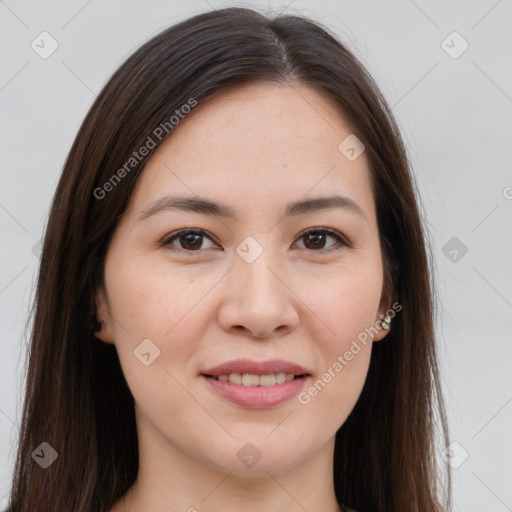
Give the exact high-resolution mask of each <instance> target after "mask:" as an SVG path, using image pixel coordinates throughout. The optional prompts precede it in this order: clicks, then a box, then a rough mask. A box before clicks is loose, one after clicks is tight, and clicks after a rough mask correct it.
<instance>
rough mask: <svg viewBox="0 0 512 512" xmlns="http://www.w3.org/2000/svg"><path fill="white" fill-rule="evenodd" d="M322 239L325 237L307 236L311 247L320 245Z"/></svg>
mask: <svg viewBox="0 0 512 512" xmlns="http://www.w3.org/2000/svg"><path fill="white" fill-rule="evenodd" d="M324 237H325V235H315V234H311V235H308V239H309V240H311V241H312V242H313V245H316V244H318V243H320V242H321V241H322V239H323V238H324ZM314 249H318V247H314Z"/></svg>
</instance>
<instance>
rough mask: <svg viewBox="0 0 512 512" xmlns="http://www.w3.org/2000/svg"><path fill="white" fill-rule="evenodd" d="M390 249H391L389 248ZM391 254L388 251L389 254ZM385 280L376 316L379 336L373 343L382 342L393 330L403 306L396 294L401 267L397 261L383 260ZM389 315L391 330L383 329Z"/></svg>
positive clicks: (375, 337)
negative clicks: (394, 322) (396, 317)
mask: <svg viewBox="0 0 512 512" xmlns="http://www.w3.org/2000/svg"><path fill="white" fill-rule="evenodd" d="M388 249H389V248H388ZM390 253H391V252H390V251H389V250H388V254H390ZM383 268H384V278H383V283H382V292H381V296H380V304H379V309H378V311H377V314H376V316H375V324H374V325H375V328H376V329H377V330H378V332H377V334H376V335H375V336H374V337H373V341H380V340H382V339H383V338H385V337H386V336H387V335H388V333H389V331H391V330H392V329H393V319H394V318H395V316H396V313H397V312H399V311H401V309H402V306H401V304H400V303H399V302H398V297H397V294H396V291H395V290H396V288H395V283H396V282H397V279H398V275H399V273H400V265H399V263H398V261H397V260H395V259H393V260H388V259H387V258H385V257H384V258H383ZM386 315H388V316H389V317H390V318H391V323H390V324H388V325H389V328H388V329H386V328H384V327H382V324H381V321H382V319H383V318H384V317H385V316H386Z"/></svg>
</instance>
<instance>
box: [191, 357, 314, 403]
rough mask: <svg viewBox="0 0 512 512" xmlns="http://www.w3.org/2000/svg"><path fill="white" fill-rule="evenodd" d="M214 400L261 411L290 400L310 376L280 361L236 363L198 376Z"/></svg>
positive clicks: (222, 365)
mask: <svg viewBox="0 0 512 512" xmlns="http://www.w3.org/2000/svg"><path fill="white" fill-rule="evenodd" d="M199 376H200V377H201V378H202V379H203V380H204V382H206V383H207V385H208V388H209V389H210V390H212V391H213V392H214V394H215V396H216V397H217V398H221V399H223V400H227V401H229V402H231V403H233V404H235V405H238V406H241V407H245V408H251V409H263V408H268V407H274V406H277V405H279V404H281V403H283V402H286V401H287V400H290V399H291V398H293V397H294V396H295V395H296V394H297V393H299V392H300V390H301V389H302V388H303V387H304V386H305V383H306V381H308V380H309V379H310V378H311V377H312V375H311V373H310V372H308V371H307V370H306V369H305V368H303V367H302V366H299V365H297V364H294V363H290V362H287V361H281V360H272V361H264V362H257V361H251V360H247V359H239V360H235V361H230V362H228V363H223V364H221V365H219V366H216V367H215V368H211V369H209V370H206V371H204V372H202V373H201V374H200V375H199Z"/></svg>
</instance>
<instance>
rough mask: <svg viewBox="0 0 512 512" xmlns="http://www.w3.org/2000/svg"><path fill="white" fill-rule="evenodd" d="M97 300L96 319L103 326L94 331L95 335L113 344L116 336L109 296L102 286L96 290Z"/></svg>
mask: <svg viewBox="0 0 512 512" xmlns="http://www.w3.org/2000/svg"><path fill="white" fill-rule="evenodd" d="M95 302H96V321H97V322H98V323H99V324H100V325H101V328H100V330H98V331H95V332H94V336H95V337H96V338H98V339H99V340H101V341H103V342H105V343H109V344H111V345H113V344H114V336H113V333H112V322H111V315H110V313H109V310H108V301H107V296H106V293H105V291H104V290H103V288H102V287H100V288H98V290H97V291H96V295H95Z"/></svg>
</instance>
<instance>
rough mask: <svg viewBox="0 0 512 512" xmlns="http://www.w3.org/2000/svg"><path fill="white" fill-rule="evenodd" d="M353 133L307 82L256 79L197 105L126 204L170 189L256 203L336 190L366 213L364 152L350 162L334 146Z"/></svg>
mask: <svg viewBox="0 0 512 512" xmlns="http://www.w3.org/2000/svg"><path fill="white" fill-rule="evenodd" d="M352 133H353V129H352V128H351V126H350V125H349V123H348V122H347V121H346V120H345V119H344V118H343V116H342V114H341V112H340V109H339V108H338V107H337V105H336V104H335V103H334V101H333V100H332V99H331V98H329V97H328V96H327V95H326V94H325V93H322V92H320V91H318V90H316V89H313V88H311V87H307V86H299V85H296V84H293V85H283V84H269V83H253V84H248V85H244V86H241V87H238V88H236V89H232V90H228V91H226V92H223V93H222V94H220V95H219V96H217V97H216V98H214V99H212V100H210V101H208V102H206V103H204V104H201V105H199V106H197V107H195V108H194V109H193V110H192V111H191V112H190V113H189V114H188V115H187V116H186V117H185V118H184V119H183V120H181V121H180V123H179V124H178V125H177V126H176V127H175V128H174V130H173V132H172V133H171V134H170V136H169V137H168V139H167V140H166V141H165V142H164V143H163V144H162V145H161V146H160V147H159V148H158V150H157V151H156V153H155V154H154V155H153V157H152V158H151V159H150V161H149V162H148V164H147V165H146V168H145V169H144V171H143V173H142V175H141V177H140V178H139V180H138V183H137V185H136V187H135V190H134V193H133V197H132V201H131V203H132V204H133V203H135V206H136V207H137V208H138V209H139V210H140V208H142V207H144V206H146V205H147V203H148V202H150V201H153V200H155V199H158V198H159V197H161V196H163V195H165V194H169V193H180V194H182V193H188V194H189V195H191V194H192V195H194V194H197V195H201V196H209V197H212V196H214V197H215V199H217V200H219V201H222V202H223V203H225V204H234V203H235V202H240V204H243V205H244V207H248V206H249V205H251V204H254V205H255V206H257V205H258V204H259V205H260V207H263V206H264V205H265V206H266V205H268V203H269V202H270V201H272V202H273V203H276V202H278V201H279V200H280V199H283V202H286V203H288V202H290V201H291V200H297V199H298V198H300V197H303V196H305V195H306V194H308V193H311V195H315V196H317V195H322V194H332V193H340V194H344V195H347V196H350V197H352V198H353V199H354V200H356V201H357V202H359V203H362V204H361V206H362V207H363V208H364V209H366V210H367V213H368V214H369V215H370V216H371V211H372V209H373V197H372V194H371V185H370V173H369V168H368V162H367V159H366V155H365V154H364V152H363V154H361V156H360V157H359V158H357V159H356V160H354V161H350V160H349V159H347V158H346V156H345V155H344V154H343V153H342V152H340V149H339V145H340V143H341V142H342V141H344V140H345V139H346V138H347V137H348V136H350V135H351V134H352Z"/></svg>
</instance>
